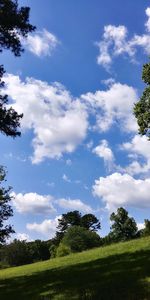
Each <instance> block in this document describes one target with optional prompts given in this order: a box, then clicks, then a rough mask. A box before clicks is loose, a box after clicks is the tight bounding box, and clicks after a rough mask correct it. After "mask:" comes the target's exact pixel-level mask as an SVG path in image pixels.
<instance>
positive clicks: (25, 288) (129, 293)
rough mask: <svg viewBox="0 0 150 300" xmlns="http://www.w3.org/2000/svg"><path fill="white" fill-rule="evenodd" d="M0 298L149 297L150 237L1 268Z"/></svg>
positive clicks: (109, 299)
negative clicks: (28, 263)
mask: <svg viewBox="0 0 150 300" xmlns="http://www.w3.org/2000/svg"><path fill="white" fill-rule="evenodd" d="M0 299H2V300H5V299H11V300H13V299H14V300H17V299H19V300H20V299H21V300H24V299H27V300H32V299H33V300H38V299H39V300H50V299H64V300H70V299H96V300H103V299H104V300H119V299H120V300H149V299H150V237H149V238H143V239H138V240H134V241H130V242H126V243H118V244H114V245H111V246H107V247H101V248H97V249H94V250H90V251H85V252H82V253H78V254H72V255H69V256H66V257H62V258H56V259H52V260H49V261H45V262H39V263H35V264H31V265H26V266H21V267H15V268H9V269H4V270H1V271H0Z"/></svg>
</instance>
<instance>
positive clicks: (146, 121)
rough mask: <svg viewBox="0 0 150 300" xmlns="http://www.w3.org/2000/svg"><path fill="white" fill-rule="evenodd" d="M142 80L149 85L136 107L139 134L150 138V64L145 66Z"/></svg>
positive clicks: (135, 113)
mask: <svg viewBox="0 0 150 300" xmlns="http://www.w3.org/2000/svg"><path fill="white" fill-rule="evenodd" d="M142 79H143V81H144V82H145V83H146V84H147V87H146V88H145V90H144V92H143V94H142V96H141V98H140V100H139V101H138V102H137V103H136V104H135V105H134V115H135V117H136V118H137V123H138V126H139V133H140V134H141V135H147V136H148V137H149V138H150V63H148V64H145V65H144V66H143V72H142Z"/></svg>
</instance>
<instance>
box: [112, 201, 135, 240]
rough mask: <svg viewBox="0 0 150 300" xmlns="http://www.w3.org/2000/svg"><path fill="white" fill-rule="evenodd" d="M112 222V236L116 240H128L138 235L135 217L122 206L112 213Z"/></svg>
mask: <svg viewBox="0 0 150 300" xmlns="http://www.w3.org/2000/svg"><path fill="white" fill-rule="evenodd" d="M110 220H111V222H112V226H111V232H110V234H111V238H112V239H113V240H114V241H126V240H129V239H132V238H134V237H135V236H136V233H137V230H138V229H137V225H136V222H135V220H134V219H133V218H131V217H129V216H128V212H127V211H126V210H125V209H124V208H123V207H120V208H118V209H117V212H116V213H114V212H113V213H112V214H111V216H110Z"/></svg>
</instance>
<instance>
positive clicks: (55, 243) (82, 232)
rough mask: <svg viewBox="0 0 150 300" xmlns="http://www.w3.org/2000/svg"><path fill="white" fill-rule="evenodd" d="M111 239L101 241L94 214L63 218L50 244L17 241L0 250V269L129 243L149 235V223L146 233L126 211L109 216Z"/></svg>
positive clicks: (103, 238) (108, 237)
mask: <svg viewBox="0 0 150 300" xmlns="http://www.w3.org/2000/svg"><path fill="white" fill-rule="evenodd" d="M110 221H111V227H110V232H109V234H108V235H106V236H104V237H100V235H99V234H98V233H97V232H99V231H100V229H101V224H100V221H99V220H98V219H97V217H96V216H95V215H93V214H85V215H82V214H81V213H80V212H79V211H77V210H75V211H70V212H68V213H66V214H63V215H62V217H61V218H60V219H59V220H58V226H57V231H56V234H55V237H54V238H52V239H50V240H48V241H41V240H35V241H32V242H27V241H20V240H17V239H15V240H14V241H13V242H11V243H10V244H3V245H2V244H1V246H0V267H1V268H5V267H9V266H19V265H24V264H29V263H33V262H37V261H43V260H48V259H51V258H54V257H61V256H65V255H68V254H70V253H76V252H81V251H84V250H88V249H92V248H95V247H103V246H105V245H109V244H112V243H117V242H121V241H122V242H123V241H128V240H131V239H136V238H140V237H144V236H148V235H150V220H148V219H147V220H145V227H144V229H141V230H138V228H137V224H136V222H135V220H134V218H132V217H129V215H128V211H127V210H126V209H124V208H123V207H120V208H118V209H117V211H116V212H113V213H112V214H111V215H110Z"/></svg>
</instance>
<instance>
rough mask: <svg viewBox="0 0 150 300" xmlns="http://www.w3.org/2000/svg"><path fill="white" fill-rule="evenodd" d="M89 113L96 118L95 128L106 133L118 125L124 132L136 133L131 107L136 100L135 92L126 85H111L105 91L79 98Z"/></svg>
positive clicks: (135, 123)
mask: <svg viewBox="0 0 150 300" xmlns="http://www.w3.org/2000/svg"><path fill="white" fill-rule="evenodd" d="M81 99H82V100H83V101H85V103H86V105H87V106H88V108H89V110H91V113H93V114H94V115H95V116H96V127H97V128H98V129H99V130H100V131H103V132H104V131H107V130H109V129H110V128H111V126H112V125H114V124H118V123H119V128H122V129H123V130H124V131H129V132H131V131H137V130H138V127H137V122H136V120H135V118H134V116H133V105H134V103H135V102H136V101H137V100H138V96H137V93H136V90H135V89H134V88H133V87H130V86H128V85H126V84H121V83H113V84H112V85H111V87H110V88H108V89H107V90H106V91H100V90H99V91H96V93H87V94H84V95H82V96H81Z"/></svg>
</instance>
